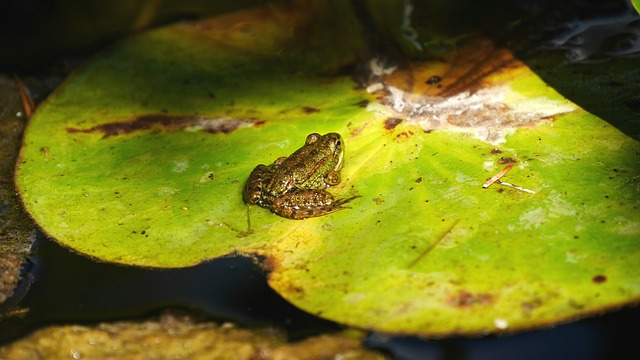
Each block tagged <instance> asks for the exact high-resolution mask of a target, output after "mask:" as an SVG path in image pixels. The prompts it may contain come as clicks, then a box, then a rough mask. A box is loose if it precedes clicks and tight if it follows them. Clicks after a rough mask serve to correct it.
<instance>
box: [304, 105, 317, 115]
mask: <svg viewBox="0 0 640 360" xmlns="http://www.w3.org/2000/svg"><path fill="white" fill-rule="evenodd" d="M302 111H304V113H305V114H313V113H317V112H319V111H320V109H318V108H314V107H311V106H303V107H302Z"/></svg>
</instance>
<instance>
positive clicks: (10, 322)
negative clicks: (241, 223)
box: [0, 236, 339, 343]
mask: <svg viewBox="0 0 640 360" xmlns="http://www.w3.org/2000/svg"><path fill="white" fill-rule="evenodd" d="M36 246H37V249H36V251H35V252H34V254H33V256H32V258H31V265H30V269H28V273H27V276H26V279H25V280H24V281H23V283H22V284H21V286H22V288H21V289H20V290H19V291H18V295H17V296H18V297H19V296H20V295H21V293H25V292H26V294H25V295H24V298H22V299H21V300H20V299H11V300H10V301H8V302H7V304H9V305H15V304H16V302H18V304H17V305H19V306H20V307H24V308H28V309H29V311H28V312H27V313H26V316H24V317H22V318H8V319H3V320H0V343H2V342H7V341H10V340H12V339H15V338H16V337H19V336H21V335H24V334H26V333H28V332H30V331H32V330H34V329H37V328H38V327H41V326H43V325H47V324H63V323H92V322H98V321H109V320H121V319H129V318H139V317H141V316H150V315H154V314H157V313H158V312H160V311H162V310H163V309H166V308H172V309H184V310H188V311H193V312H195V313H196V314H198V315H201V316H202V317H203V318H207V319H212V320H217V321H227V320H229V321H234V322H237V323H240V324H242V325H247V326H260V325H271V324H275V325H278V326H280V327H283V328H284V329H285V330H286V331H287V332H288V333H289V334H290V336H291V337H292V338H299V337H302V336H306V335H309V334H312V333H317V332H321V331H327V330H335V329H339V327H338V326H337V325H335V324H334V323H331V322H329V321H326V320H322V319H320V318H317V317H315V316H312V315H309V314H307V313H305V312H303V311H301V310H298V309H297V308H295V307H293V306H292V305H290V304H289V303H287V302H286V301H284V299H282V298H281V297H280V296H279V295H278V294H276V293H275V292H274V291H273V290H271V288H269V287H268V285H267V283H266V277H265V274H264V273H263V272H262V271H261V270H260V268H259V267H258V266H257V265H256V264H255V263H254V262H253V260H251V259H249V258H246V257H240V256H233V257H226V258H221V259H218V260H215V261H210V262H207V263H204V264H201V265H198V266H194V267H190V268H184V269H170V270H163V269H147V268H136V267H126V266H120V265H113V264H106V263H99V262H95V261H93V260H91V259H88V258H86V257H84V256H82V255H79V254H76V253H74V252H71V251H69V250H67V249H66V248H63V247H61V246H59V245H58V244H56V243H55V242H53V241H51V240H48V239H46V238H44V237H43V236H40V238H39V239H38V241H37V244H36ZM5 307H6V305H5ZM0 310H3V309H1V308H0Z"/></svg>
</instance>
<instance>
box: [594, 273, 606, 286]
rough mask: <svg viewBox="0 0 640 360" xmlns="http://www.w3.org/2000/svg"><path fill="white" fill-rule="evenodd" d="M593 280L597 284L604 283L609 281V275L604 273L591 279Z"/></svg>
mask: <svg viewBox="0 0 640 360" xmlns="http://www.w3.org/2000/svg"><path fill="white" fill-rule="evenodd" d="M591 281H593V282H594V283H596V284H602V283H604V282H606V281H607V277H606V276H604V275H596V276H594V277H593V278H592V279H591Z"/></svg>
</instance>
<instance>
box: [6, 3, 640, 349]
mask: <svg viewBox="0 0 640 360" xmlns="http://www.w3.org/2000/svg"><path fill="white" fill-rule="evenodd" d="M282 11H285V10H282ZM282 11H271V10H270V9H258V10H253V11H247V12H243V13H237V14H231V15H226V16H222V17H218V18H214V19H211V20H207V21H199V22H186V23H180V24H176V25H171V26H167V27H165V28H161V29H157V30H154V31H151V32H147V33H143V34H140V35H138V36H135V37H132V38H130V39H128V40H126V41H124V42H122V43H121V44H118V45H117V46H115V47H113V48H111V49H109V50H107V51H106V52H105V53H103V54H101V55H100V56H99V57H97V58H96V59H94V60H93V61H91V62H90V63H88V64H86V65H85V66H84V67H82V68H81V69H79V70H78V71H77V72H76V73H75V74H73V75H72V76H71V77H70V78H69V79H67V81H66V82H65V83H64V84H63V85H62V86H61V87H60V88H59V89H58V90H57V91H56V93H55V94H54V95H53V96H51V97H50V98H49V99H48V100H47V101H46V103H45V104H43V105H42V107H40V108H39V109H38V111H37V113H36V114H35V116H34V117H33V118H32V120H31V122H30V124H29V128H28V130H27V134H26V137H25V141H24V147H23V149H22V154H21V158H20V160H19V164H18V167H17V184H18V188H19V190H20V193H21V196H22V198H23V201H24V204H25V207H26V208H27V210H28V211H29V213H30V214H31V216H32V217H33V218H34V219H35V220H36V221H37V222H38V224H40V226H41V227H42V228H43V230H44V231H45V232H46V233H47V234H49V235H50V236H51V237H52V238H54V239H56V240H57V241H58V242H60V243H61V244H64V245H65V246H68V247H70V248H72V249H74V250H76V251H78V252H80V253H83V254H86V255H88V256H92V257H95V258H96V259H98V260H101V261H109V262H115V263H121V264H127V265H136V266H151V267H185V266H192V265H196V264H198V263H201V262H203V261H207V260H209V259H213V258H216V257H220V256H224V255H228V254H231V253H239V254H247V255H257V256H260V257H262V258H263V259H265V260H264V262H263V264H264V266H265V267H266V268H267V269H268V270H269V271H270V274H269V282H270V284H271V286H272V287H273V288H274V289H275V290H276V291H278V292H279V293H280V294H282V296H284V297H285V298H286V299H288V300H289V301H290V302H292V303H293V304H295V305H297V306H299V307H300V308H302V309H305V310H307V311H309V312H311V313H314V314H317V315H318V316H321V317H325V318H328V319H332V320H335V321H338V322H341V323H344V324H348V325H353V326H357V327H361V328H368V329H376V330H380V331H386V332H392V333H405V334H418V335H423V336H443V335H452V334H479V333H488V332H500V331H505V330H508V331H510V330H518V329H525V328H534V327H540V326H544V325H548V324H553V323H556V322H559V321H565V320H567V319H571V318H576V317H580V316H584V315H586V314H589V313H593V312H597V311H602V310H603V309H606V308H612V307H617V306H620V305H622V304H625V303H629V302H634V301H637V300H638V299H639V298H640V285H639V284H640V269H639V268H638V267H637V266H636V264H637V263H638V261H640V246H639V245H638V241H637V239H638V236H639V235H640V212H638V204H639V199H640V196H639V195H640V194H639V193H640V186H639V185H638V179H640V169H639V168H638V166H637V164H638V161H639V159H640V156H639V155H638V154H639V153H640V144H639V143H638V142H637V141H635V140H633V139H631V138H629V137H628V136H626V135H624V134H623V133H621V132H620V131H618V130H617V129H616V128H614V127H613V126H611V125H609V124H608V123H607V122H605V121H603V120H602V119H599V118H597V117H596V116H594V115H591V114H589V113H587V112H585V111H584V110H582V109H580V108H579V107H578V106H576V105H574V104H572V103H571V102H569V101H568V100H567V99H565V98H563V97H562V96H560V95H559V94H557V93H556V92H555V91H554V90H553V89H551V88H549V87H548V86H546V85H545V83H544V82H542V81H541V80H540V79H539V78H538V77H537V76H536V75H535V74H534V73H533V72H531V70H530V69H528V68H527V67H526V66H525V65H524V64H522V63H520V62H519V61H517V60H515V59H514V58H513V57H512V56H511V54H510V53H509V52H508V51H506V50H504V49H498V48H495V47H493V45H492V44H491V43H490V42H487V41H486V40H483V39H480V38H472V39H468V40H466V41H465V42H464V44H463V43H461V44H460V46H459V47H458V48H456V49H455V50H452V51H451V52H450V53H449V54H447V55H446V56H442V57H440V58H439V59H438V60H437V61H436V60H433V61H415V62H412V64H411V67H410V69H411V71H409V70H408V69H409V68H406V67H400V68H395V66H394V65H393V64H389V63H387V62H385V61H384V60H380V59H371V61H369V62H368V63H367V64H368V68H369V72H368V73H369V74H371V76H370V77H369V80H368V82H367V84H366V85H367V86H361V85H362V84H358V83H355V82H354V81H353V80H352V77H350V76H349V75H344V73H345V72H344V69H348V68H352V67H351V65H353V64H354V63H355V62H356V59H357V53H358V51H357V50H358V49H359V48H361V47H362V46H364V43H365V41H364V40H362V39H361V38H363V36H361V33H360V31H359V28H358V27H357V26H356V25H354V24H356V23H357V22H356V21H355V20H354V19H355V16H354V15H353V14H351V12H350V10H349V8H348V7H347V8H345V9H342V12H341V14H344V16H341V17H340V18H339V19H335V17H331V16H328V15H327V14H326V13H322V12H319V11H318V10H317V9H316V12H315V13H314V12H308V11H306V10H300V9H296V8H290V9H287V10H286V11H288V12H287V13H286V16H284V17H283V13H282ZM332 11H335V9H333V10H332ZM311 14H313V16H311ZM329 18H330V19H332V21H334V23H332V25H333V26H332V27H327V26H324V27H322V28H319V27H318V24H326V22H324V21H325V20H326V19H329ZM283 19H286V21H283ZM311 19H314V21H311ZM327 32H329V33H331V32H337V33H340V34H349V35H348V36H343V38H342V40H343V41H342V42H340V43H339V44H333V43H332V42H331V41H330V40H328V39H331V38H335V37H331V36H328V35H327ZM329 45H332V46H329ZM312 132H318V133H327V132H339V133H341V134H342V136H343V137H344V139H345V142H346V155H345V161H344V168H343V170H342V182H341V183H340V184H339V185H338V186H335V187H332V188H331V189H329V191H331V192H332V193H333V194H334V195H336V196H337V197H348V196H354V195H359V196H360V197H359V198H357V199H355V200H354V201H352V202H350V203H349V206H350V207H351V209H345V210H341V211H339V212H336V213H333V214H330V215H327V216H323V217H318V218H313V219H307V220H303V221H296V220H288V219H283V218H280V217H277V216H276V215H274V214H272V213H270V212H269V211H268V210H265V209H261V208H258V207H251V208H250V209H249V211H248V210H247V206H246V205H244V204H243V202H242V189H243V187H244V184H245V181H246V179H247V177H248V175H249V173H250V172H251V170H252V169H253V168H254V167H255V166H256V165H257V164H261V163H262V164H269V163H271V162H273V161H274V160H275V159H276V158H278V157H281V156H287V155H289V154H291V153H292V152H293V151H295V150H296V149H297V148H299V147H300V146H302V145H303V143H304V139H305V138H306V135H307V134H309V133H312ZM511 165H513V166H512V168H511V171H510V172H508V173H507V174H506V175H504V176H503V177H502V179H501V180H500V181H502V182H503V183H502V184H499V183H498V182H496V183H494V184H493V185H491V186H489V187H488V188H483V184H485V180H486V179H487V178H489V177H491V176H493V175H495V174H496V173H498V172H499V171H501V170H503V169H504V168H505V167H507V166H511ZM505 183H506V184H505ZM508 184H515V185H516V186H519V188H514V187H509V186H507V185H508ZM249 219H250V227H249V221H248V220H249Z"/></svg>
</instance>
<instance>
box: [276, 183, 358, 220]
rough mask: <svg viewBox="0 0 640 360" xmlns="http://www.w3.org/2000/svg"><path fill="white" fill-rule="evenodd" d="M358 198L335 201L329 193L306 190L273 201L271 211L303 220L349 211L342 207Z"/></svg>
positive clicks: (289, 217)
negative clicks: (339, 211) (343, 210)
mask: <svg viewBox="0 0 640 360" xmlns="http://www.w3.org/2000/svg"><path fill="white" fill-rule="evenodd" d="M356 197H358V196H354V197H350V198H345V199H338V200H335V199H334V198H333V196H332V195H331V194H330V193H329V192H327V191H318V190H306V191H296V192H292V193H288V194H285V195H283V196H281V197H279V198H276V199H275V200H274V201H273V204H272V206H271V211H273V212H274V213H276V214H277V215H280V216H282V217H285V218H288V219H294V220H302V219H306V218H310V217H317V216H322V215H327V214H331V213H333V212H336V211H338V210H342V209H349V207H346V206H342V205H344V204H346V203H347V202H349V201H351V200H353V199H355V198H356Z"/></svg>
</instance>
